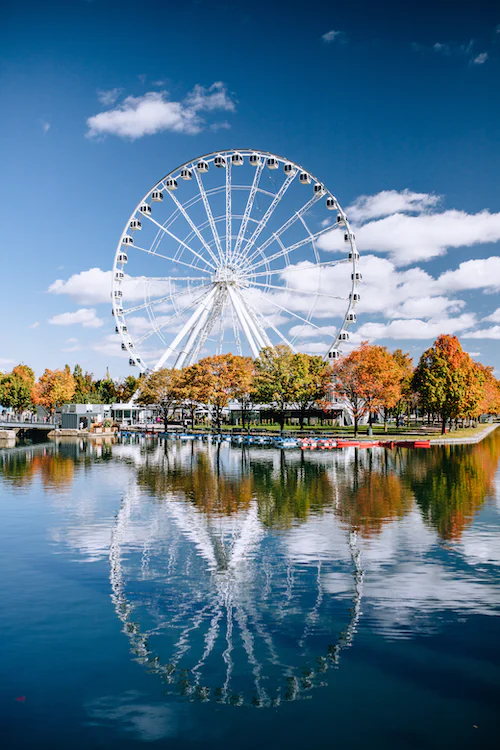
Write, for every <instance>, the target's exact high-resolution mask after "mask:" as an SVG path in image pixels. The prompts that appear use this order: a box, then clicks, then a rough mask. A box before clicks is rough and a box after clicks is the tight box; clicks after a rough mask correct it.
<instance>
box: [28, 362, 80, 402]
mask: <svg viewBox="0 0 500 750" xmlns="http://www.w3.org/2000/svg"><path fill="white" fill-rule="evenodd" d="M74 393H75V379H74V377H73V375H72V373H71V370H70V369H69V367H68V365H66V367H65V368H64V370H49V369H46V370H45V372H44V373H43V375H41V376H40V378H39V380H38V383H35V385H34V386H33V391H32V397H33V401H34V403H35V404H39V405H40V406H43V407H44V408H45V409H47V410H48V411H50V412H51V413H53V412H54V409H55V408H56V407H58V406H61V405H62V404H65V403H69V402H70V401H71V399H72V398H73V396H74Z"/></svg>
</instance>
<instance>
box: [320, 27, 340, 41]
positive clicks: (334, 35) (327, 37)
mask: <svg viewBox="0 0 500 750" xmlns="http://www.w3.org/2000/svg"><path fill="white" fill-rule="evenodd" d="M342 35H343V32H342V31H335V30H334V29H332V30H331V31H327V32H326V34H323V35H322V37H321V39H322V41H323V42H325V43H326V44H330V43H331V42H333V41H335V39H339V37H342Z"/></svg>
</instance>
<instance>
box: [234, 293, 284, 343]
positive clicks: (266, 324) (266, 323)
mask: <svg viewBox="0 0 500 750" xmlns="http://www.w3.org/2000/svg"><path fill="white" fill-rule="evenodd" d="M241 296H242V297H244V299H245V302H246V303H247V305H248V306H249V308H251V309H252V310H253V311H254V313H255V315H257V316H258V317H259V318H262V322H263V324H264V328H266V327H268V328H271V329H272V330H273V331H274V332H275V334H276V335H277V336H278V337H279V338H280V339H281V340H282V341H283V343H284V344H286V345H287V346H289V347H290V349H291V350H292V351H293V352H294V353H295V354H296V353H297V350H296V348H295V347H294V346H293V344H292V343H291V342H290V341H288V339H287V338H286V336H285V335H284V334H283V333H281V331H280V330H279V329H278V328H276V326H275V325H274V323H272V321H271V320H269V318H264V316H263V315H262V313H261V312H260V311H259V310H257V308H256V307H254V306H253V305H252V303H251V302H250V301H249V300H248V299H247V297H245V296H244V294H243V293H242V295H241Z"/></svg>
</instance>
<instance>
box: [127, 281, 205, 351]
mask: <svg viewBox="0 0 500 750" xmlns="http://www.w3.org/2000/svg"><path fill="white" fill-rule="evenodd" d="M200 288H201V287H200ZM209 291H210V288H208V289H206V290H205V291H204V292H203V294H200V295H199V296H198V297H196V299H194V300H190V301H189V302H188V304H187V305H185V306H184V307H182V308H181V309H180V310H176V311H175V312H173V313H172V314H171V315H170V316H169V318H168V320H166V321H165V322H164V323H162V324H161V325H159V326H154V323H153V326H154V327H153V329H152V330H151V331H148V332H147V333H145V334H143V335H142V336H141V337H140V338H138V339H137V342H136V343H137V344H142V342H143V341H146V339H148V338H149V337H150V336H152V335H153V334H154V333H159V332H160V331H162V330H163V329H164V328H166V326H168V325H169V324H170V323H171V321H172V320H173V319H174V318H178V317H180V316H181V315H183V314H184V313H185V312H186V311H187V310H190V309H192V307H193V305H196V304H197V303H198V302H201V301H202V300H203V298H204V297H206V296H207V294H208V293H209ZM146 306H147V305H146Z"/></svg>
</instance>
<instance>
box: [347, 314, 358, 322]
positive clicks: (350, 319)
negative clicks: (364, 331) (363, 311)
mask: <svg viewBox="0 0 500 750" xmlns="http://www.w3.org/2000/svg"><path fill="white" fill-rule="evenodd" d="M346 321H347V322H348V323H355V322H356V313H353V312H350V313H347V317H346Z"/></svg>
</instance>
